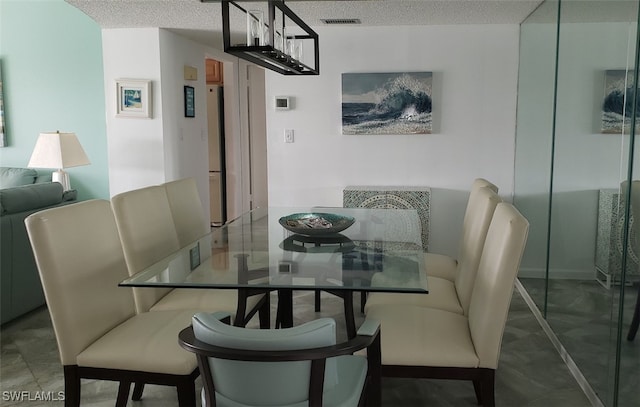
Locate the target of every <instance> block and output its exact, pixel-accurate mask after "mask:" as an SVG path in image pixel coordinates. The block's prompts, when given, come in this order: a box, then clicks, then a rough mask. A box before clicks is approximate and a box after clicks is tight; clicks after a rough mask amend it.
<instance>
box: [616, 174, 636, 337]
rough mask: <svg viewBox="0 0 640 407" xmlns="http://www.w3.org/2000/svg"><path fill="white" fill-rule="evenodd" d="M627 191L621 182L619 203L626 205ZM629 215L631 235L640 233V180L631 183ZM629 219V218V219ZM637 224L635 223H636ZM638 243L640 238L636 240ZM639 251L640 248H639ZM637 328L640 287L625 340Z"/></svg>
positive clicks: (626, 183) (627, 187) (624, 184)
mask: <svg viewBox="0 0 640 407" xmlns="http://www.w3.org/2000/svg"><path fill="white" fill-rule="evenodd" d="M628 189H629V184H628V182H627V181H623V182H622V183H621V184H620V191H621V192H622V193H621V194H620V198H621V201H622V202H623V203H624V205H626V195H627V190H628ZM629 202H630V204H631V205H630V208H629V209H630V211H631V212H630V213H631V214H632V216H633V219H634V226H635V227H633V228H631V229H632V230H633V233H636V234H638V233H640V180H634V181H631V197H630V201H629ZM629 218H631V217H629ZM636 222H637V223H636ZM636 239H637V241H639V242H640V238H636ZM639 249H640V248H639ZM638 327H640V285H638V294H637V297H636V305H635V308H634V310H633V317H632V318H631V325H630V326H629V332H628V333H627V340H628V341H633V340H634V339H635V338H636V334H637V333H638Z"/></svg>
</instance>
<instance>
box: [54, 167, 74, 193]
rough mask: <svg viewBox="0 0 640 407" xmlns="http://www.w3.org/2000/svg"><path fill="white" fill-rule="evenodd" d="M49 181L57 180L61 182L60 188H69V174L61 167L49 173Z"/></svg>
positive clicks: (65, 189)
mask: <svg viewBox="0 0 640 407" xmlns="http://www.w3.org/2000/svg"><path fill="white" fill-rule="evenodd" d="M51 181H52V182H59V183H61V184H62V189H63V190H64V191H68V190H70V189H71V182H70V181H69V174H68V173H66V172H65V171H62V170H61V169H60V170H58V171H54V172H52V173H51Z"/></svg>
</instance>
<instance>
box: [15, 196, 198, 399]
mask: <svg viewBox="0 0 640 407" xmlns="http://www.w3.org/2000/svg"><path fill="white" fill-rule="evenodd" d="M25 223H26V226H27V231H28V235H29V239H30V241H31V246H32V248H33V253H34V256H35V259H36V263H37V265H38V271H39V273H40V279H41V280H42V286H43V288H44V292H45V296H46V299H47V306H48V308H49V313H50V314H51V321H52V323H53V328H54V331H55V334H56V341H57V343H58V350H59V353H60V359H61V362H62V365H63V368H64V387H65V406H79V405H80V401H81V400H80V399H81V392H80V385H81V379H93V380H95V379H98V380H110V381H117V382H120V386H119V388H118V395H117V402H116V406H125V405H126V404H127V399H128V397H129V391H130V387H131V383H132V382H137V383H139V384H141V383H153V384H160V385H168V386H176V387H177V390H178V402H179V405H180V406H194V405H195V401H196V396H195V384H194V380H195V378H196V377H197V376H198V367H197V364H196V359H195V358H194V357H193V355H191V354H190V353H188V352H185V351H184V350H183V349H181V348H180V346H178V343H177V341H176V336H177V335H178V333H179V332H180V330H182V329H184V327H186V326H188V325H189V322H190V319H191V317H192V316H193V312H190V311H178V310H176V311H163V312H144V313H139V314H138V313H136V308H135V303H134V299H133V295H132V292H131V289H130V288H123V287H118V283H119V282H120V281H122V280H124V279H125V278H127V277H128V271H127V265H126V263H125V259H124V254H123V251H122V246H121V244H120V237H119V236H118V230H117V228H116V223H115V220H114V217H113V213H112V212H111V206H110V205H109V202H108V201H104V200H90V201H85V202H80V203H77V204H73V205H68V206H63V207H59V208H56V209H49V210H44V211H41V212H38V213H35V214H33V215H31V216H29V217H28V218H27V219H26V220H25ZM141 397H142V387H141V386H139V385H138V386H136V389H135V390H134V394H133V399H134V400H139V399H140V398H141Z"/></svg>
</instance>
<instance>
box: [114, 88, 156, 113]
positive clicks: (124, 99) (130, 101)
mask: <svg viewBox="0 0 640 407" xmlns="http://www.w3.org/2000/svg"><path fill="white" fill-rule="evenodd" d="M116 91H117V107H116V116H118V117H143V118H151V116H152V109H151V107H152V106H151V100H152V99H151V81H150V80H146V79H116Z"/></svg>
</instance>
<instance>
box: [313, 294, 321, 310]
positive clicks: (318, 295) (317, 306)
mask: <svg viewBox="0 0 640 407" xmlns="http://www.w3.org/2000/svg"><path fill="white" fill-rule="evenodd" d="M320 293H321V291H320V290H316V292H315V301H314V305H315V311H316V312H320Z"/></svg>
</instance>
